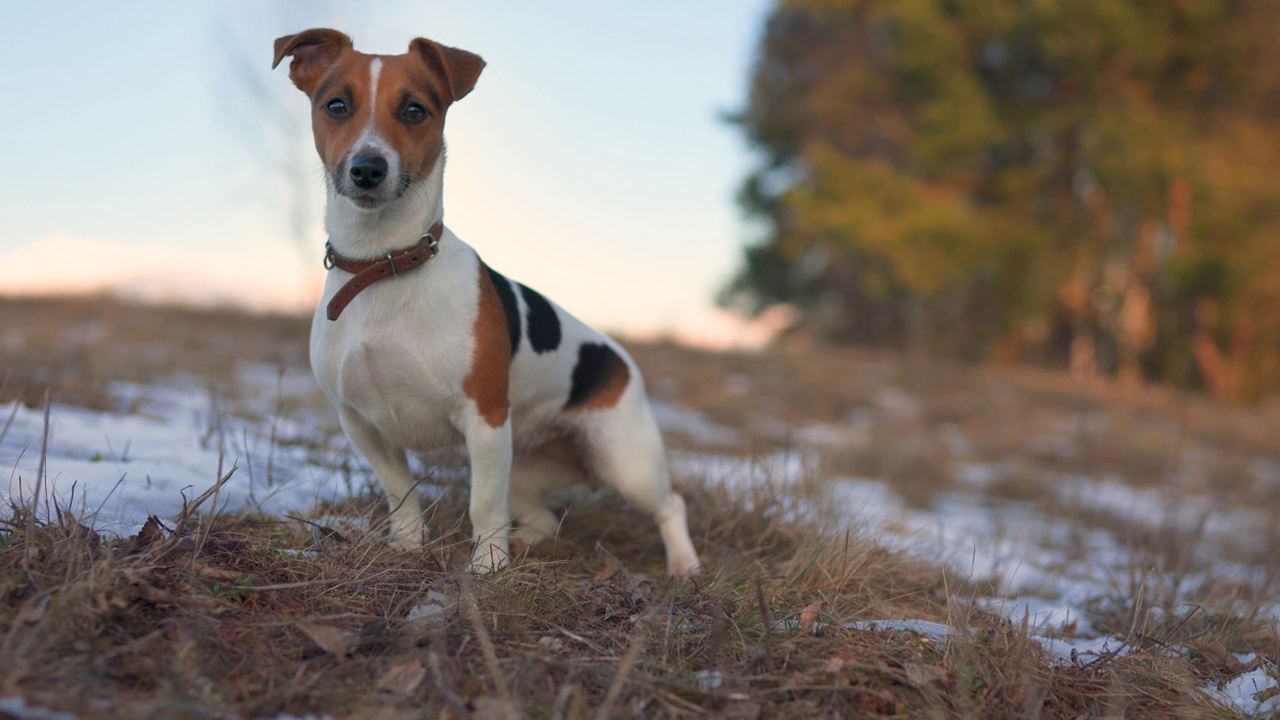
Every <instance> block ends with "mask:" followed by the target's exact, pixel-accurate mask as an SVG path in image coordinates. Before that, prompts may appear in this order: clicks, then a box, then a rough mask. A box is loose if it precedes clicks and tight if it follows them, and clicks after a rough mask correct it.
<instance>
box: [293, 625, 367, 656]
mask: <svg viewBox="0 0 1280 720" xmlns="http://www.w3.org/2000/svg"><path fill="white" fill-rule="evenodd" d="M298 629H299V630H301V631H302V632H304V633H306V634H307V637H309V638H311V641H312V642H314V643H315V644H316V645H319V646H320V649H321V650H324V651H325V652H327V653H329V654H330V655H332V656H334V657H336V658H338V660H339V661H341V660H343V659H345V658H346V657H347V655H348V654H350V652H351V648H352V647H353V646H354V645H355V641H356V634H355V633H353V632H351V631H349V630H343V629H342V628H338V627H334V626H332V625H320V624H318V623H312V622H300V623H298Z"/></svg>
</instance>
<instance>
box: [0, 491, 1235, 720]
mask: <svg viewBox="0 0 1280 720" xmlns="http://www.w3.org/2000/svg"><path fill="white" fill-rule="evenodd" d="M689 499H690V507H691V514H692V516H693V517H694V518H697V522H696V526H695V528H694V533H695V535H696V536H697V537H698V538H699V540H700V545H701V546H702V548H703V551H704V558H705V559H706V561H707V562H708V565H709V566H710V567H712V568H716V570H715V571H714V572H713V573H711V574H709V575H707V576H705V577H702V578H699V579H697V580H695V581H689V582H680V583H671V582H668V581H665V580H663V579H661V575H660V573H661V571H662V555H661V549H660V547H658V546H657V544H656V543H655V542H654V540H653V537H652V533H650V532H648V529H647V527H646V522H645V521H644V519H642V518H639V517H630V518H628V513H629V512H630V511H628V510H627V509H625V508H622V507H620V506H618V505H617V503H616V501H614V500H611V499H610V498H608V497H606V498H604V499H600V500H595V501H588V502H587V503H585V504H582V505H579V506H576V507H575V508H573V510H572V511H571V512H570V514H569V521H568V522H567V523H566V526H565V528H564V536H565V541H566V542H567V543H571V544H572V545H574V546H577V547H586V548H590V547H593V546H594V545H595V544H596V543H597V542H598V543H600V547H601V549H600V550H598V551H596V552H587V553H585V554H584V553H582V552H580V551H578V550H577V549H576V548H575V549H574V550H573V551H572V552H565V551H563V550H561V551H558V552H553V553H540V554H539V555H537V556H530V557H524V558H522V559H521V560H519V561H518V562H516V563H515V564H514V566H513V567H511V568H510V569H509V570H507V571H505V572H503V573H500V574H499V575H497V576H496V577H493V578H470V577H467V576H460V575H458V574H456V573H452V572H449V571H447V570H445V569H444V568H450V567H458V566H460V565H461V564H462V557H463V550H464V548H463V543H461V542H460V540H461V538H462V537H464V535H462V531H464V530H465V528H456V531H455V532H451V533H447V534H445V535H444V536H443V537H440V538H438V539H437V540H436V541H435V542H434V543H432V545H431V546H430V547H428V548H427V549H425V550H424V551H423V552H421V553H413V554H407V553H397V552H392V551H389V550H387V549H386V548H385V547H384V546H383V544H382V539H381V537H380V535H379V534H378V533H358V534H353V535H347V536H343V537H342V538H341V539H338V538H337V536H330V539H328V540H326V541H325V542H323V543H322V544H321V545H320V546H318V547H317V546H316V545H315V542H314V540H313V537H314V535H313V533H312V532H311V530H310V526H309V525H307V524H305V523H302V522H297V521H281V520H279V519H272V518H260V517H244V516H221V517H216V518H205V519H204V520H199V519H194V520H192V521H191V522H190V523H189V524H188V525H187V526H186V527H183V528H179V529H177V530H176V531H175V532H172V533H169V532H164V531H157V532H154V533H144V534H143V536H140V537H136V538H131V539H128V540H124V541H118V542H104V541H103V540H102V539H101V538H99V537H97V536H96V535H95V534H94V533H93V532H91V531H90V530H88V529H87V528H85V527H84V526H82V525H80V524H79V523H78V522H77V521H75V520H74V519H72V518H69V517H62V518H57V519H56V520H55V521H53V522H41V523H37V524H36V525H35V528H34V531H32V530H30V529H28V528H29V525H28V523H27V520H28V517H27V516H26V515H25V514H24V511H18V512H15V513H14V514H13V515H12V518H11V520H8V521H6V522H5V525H4V530H3V532H2V534H0V538H3V540H0V542H2V543H3V549H0V676H2V677H4V678H5V680H4V685H3V687H2V688H0V694H3V695H14V694H20V695H22V696H23V697H25V698H26V699H27V700H28V702H30V703H33V704H39V705H44V706H48V707H54V708H63V709H70V710H73V711H76V712H78V713H81V714H84V715H86V716H114V717H139V718H146V717H155V718H160V717H164V718H170V717H197V716H211V717H212V716H219V715H220V714H227V713H229V714H232V715H239V716H246V717H263V716H271V715H274V714H277V713H281V712H288V713H291V714H294V715H302V714H306V713H329V714H332V715H334V716H336V717H372V716H377V717H388V718H401V717H438V716H445V717H496V716H499V715H500V714H501V713H504V712H506V710H508V709H509V710H511V711H512V712H513V713H514V715H515V716H518V717H622V716H642V717H722V718H749V717H797V718H799V717H805V718H809V717H881V716H891V717H893V716H896V717H1008V718H1015V717H1017V718H1021V717H1064V718H1073V717H1081V716H1084V717H1102V716H1115V717H1120V716H1128V717H1173V716H1178V717H1222V716H1224V713H1222V712H1221V711H1220V710H1217V709H1215V708H1213V707H1211V706H1210V705H1208V704H1206V703H1205V702H1203V701H1202V700H1201V699H1200V698H1198V697H1197V695H1196V693H1195V692H1194V691H1188V690H1187V688H1189V687H1194V685H1195V684H1196V682H1197V680H1196V678H1197V676H1196V675H1195V673H1196V667H1195V666H1194V664H1193V663H1192V662H1191V661H1189V660H1182V659H1177V658H1176V657H1174V656H1172V655H1170V654H1167V653H1163V652H1160V651H1159V649H1158V648H1156V649H1152V650H1141V651H1138V652H1135V653H1133V654H1130V655H1127V656H1125V657H1110V658H1099V659H1092V660H1090V661H1087V662H1085V661H1082V662H1078V663H1074V664H1068V663H1054V662H1050V661H1049V660H1048V659H1047V658H1046V656H1045V654H1044V653H1043V651H1041V650H1040V648H1039V646H1038V645H1037V644H1036V643H1035V642H1034V641H1032V640H1030V639H1029V636H1028V633H1027V632H1026V630H1025V629H1024V628H1020V627H1017V626H1014V625H1011V624H1009V623H1007V622H1004V621H1001V620H999V619H995V618H992V617H990V616H987V615H983V614H980V613H976V612H974V611H972V610H970V609H967V606H966V604H965V602H964V599H963V598H964V597H965V595H964V592H963V587H962V586H958V585H955V584H954V583H955V580H954V579H950V578H947V577H946V576H945V575H944V574H943V573H942V572H940V571H938V570H937V569H934V568H931V567H928V566H924V565H922V564H920V563H918V562H915V561H911V560H909V559H905V558H902V557H900V556H896V555H895V554H893V553H890V552H887V551H885V550H883V549H881V548H879V547H877V546H876V545H875V544H874V543H873V542H872V541H870V540H868V539H867V538H862V537H857V536H852V535H848V534H829V533H825V532H821V531H815V530H814V529H813V528H812V527H811V526H810V527H806V526H802V525H798V524H788V523H785V522H779V521H778V520H777V515H778V512H779V510H780V509H781V507H782V506H783V505H785V502H784V501H783V500H782V499H780V498H778V499H776V501H775V502H774V503H772V504H771V503H769V502H768V498H767V497H766V494H764V493H757V495H756V497H755V500H756V503H755V504H754V506H753V507H752V509H750V510H748V509H747V508H745V507H744V506H742V505H741V504H740V501H738V500H736V499H735V498H734V497H731V496H727V495H724V494H721V493H717V492H715V491H711V490H702V491H698V490H693V491H692V492H690V498H689ZM463 504H464V498H463V497H462V492H461V488H457V489H455V490H454V491H453V492H451V493H450V494H448V495H447V496H446V498H445V499H444V501H443V502H442V503H440V504H438V505H437V506H436V512H437V513H438V514H439V515H442V516H444V515H452V516H453V517H455V518H456V517H458V515H457V514H456V513H458V512H460V511H461V509H462V507H463ZM712 508H718V509H719V512H713V511H712ZM734 510H737V511H739V512H733V511H734ZM619 514H621V515H622V517H623V518H626V521H625V522H618V521H617V517H618V515H619ZM437 527H439V525H437ZM153 529H154V528H153ZM429 592H436V593H440V594H441V595H432V596H431V597H433V598H437V599H439V598H441V597H443V598H445V599H443V600H438V602H439V605H440V606H441V610H442V612H440V614H439V615H438V616H435V617H433V618H428V619H419V620H409V619H407V616H408V613H409V611H410V610H411V608H413V607H414V606H416V605H419V604H422V603H426V602H427V598H428V593H429ZM884 617H912V618H924V619H932V620H936V621H940V622H950V623H952V624H954V625H955V626H957V627H959V628H962V630H961V631H960V632H957V633H955V634H953V635H952V636H951V637H950V638H948V639H945V640H941V641H934V640H930V639H929V638H928V637H925V636H923V635H919V634H916V633H912V632H895V631H890V630H884V631H869V630H857V629H853V628H851V627H848V626H847V625H846V623H849V622H852V621H856V620H861V619H869V618H884ZM377 713H382V714H377Z"/></svg>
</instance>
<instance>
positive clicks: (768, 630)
mask: <svg viewBox="0 0 1280 720" xmlns="http://www.w3.org/2000/svg"><path fill="white" fill-rule="evenodd" d="M756 602H758V603H760V619H761V621H763V622H764V663H765V665H767V666H768V667H769V672H770V673H774V672H777V670H775V669H774V667H773V618H772V617H771V616H770V613H769V603H767V602H765V599H764V587H762V586H761V585H760V576H759V575H756Z"/></svg>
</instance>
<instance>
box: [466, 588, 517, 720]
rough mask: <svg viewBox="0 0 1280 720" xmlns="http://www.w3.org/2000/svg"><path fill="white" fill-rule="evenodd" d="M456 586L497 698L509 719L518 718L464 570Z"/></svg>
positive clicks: (509, 690) (491, 639) (496, 654)
mask: <svg viewBox="0 0 1280 720" xmlns="http://www.w3.org/2000/svg"><path fill="white" fill-rule="evenodd" d="M458 586H459V587H460V588H461V590H462V606H463V607H465V608H466V609H467V618H468V619H469V620H471V625H472V627H474V628H475V631H476V640H477V641H478V642H479V643H480V651H481V652H482V653H484V662H485V664H486V665H488V666H489V674H490V675H492V676H493V686H494V689H495V690H497V692H498V698H499V699H500V700H502V705H503V710H504V711H505V713H506V715H507V717H508V718H510V720H519V715H518V714H517V713H516V704H515V701H514V699H513V698H512V696H511V687H510V686H508V685H507V678H506V676H505V675H503V673H502V666H500V665H499V664H498V653H497V651H496V650H494V648H493V638H491V637H489V631H488V630H487V629H485V626H484V620H483V619H482V618H481V617H480V605H479V603H478V602H477V601H476V595H475V589H474V588H473V587H472V586H471V577H470V576H468V575H467V573H466V572H465V571H464V572H460V573H458Z"/></svg>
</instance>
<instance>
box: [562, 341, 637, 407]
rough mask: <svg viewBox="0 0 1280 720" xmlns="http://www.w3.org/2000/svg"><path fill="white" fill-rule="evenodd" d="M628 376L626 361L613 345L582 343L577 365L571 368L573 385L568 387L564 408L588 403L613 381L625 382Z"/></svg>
mask: <svg viewBox="0 0 1280 720" xmlns="http://www.w3.org/2000/svg"><path fill="white" fill-rule="evenodd" d="M630 376H631V371H630V370H628V369H627V363H626V361H625V360H623V359H622V358H621V357H620V356H619V355H618V353H616V352H614V351H613V348H611V347H609V346H608V345H601V344H599V343H583V344H582V346H581V347H579V348H578V364H577V365H575V366H574V367H573V386H572V387H571V388H570V389H569V400H568V401H566V402H565V404H564V407H565V409H566V410H571V409H573V408H575V407H580V406H582V405H586V404H588V403H590V402H591V400H592V399H593V398H594V397H595V396H596V395H597V394H599V393H601V392H605V391H607V390H608V389H609V388H610V386H612V385H614V384H615V383H618V382H622V383H626V381H627V379H628V378H629V377H630Z"/></svg>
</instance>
